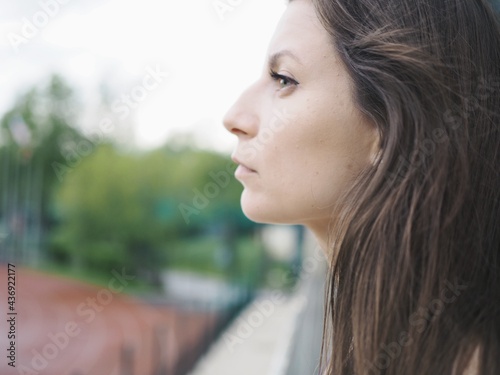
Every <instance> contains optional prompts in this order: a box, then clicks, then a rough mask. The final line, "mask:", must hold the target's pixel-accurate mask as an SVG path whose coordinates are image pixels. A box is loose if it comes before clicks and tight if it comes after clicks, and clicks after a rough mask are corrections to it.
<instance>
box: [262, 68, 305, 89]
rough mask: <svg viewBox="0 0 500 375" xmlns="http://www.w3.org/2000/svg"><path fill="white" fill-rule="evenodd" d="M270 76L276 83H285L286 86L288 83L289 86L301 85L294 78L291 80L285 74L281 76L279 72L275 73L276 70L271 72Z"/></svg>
mask: <svg viewBox="0 0 500 375" xmlns="http://www.w3.org/2000/svg"><path fill="white" fill-rule="evenodd" d="M269 75H270V76H271V78H272V79H274V80H275V81H277V82H280V83H281V82H284V83H285V84H286V83H288V84H291V85H294V86H295V85H298V84H299V83H298V82H297V81H296V80H294V79H293V78H290V77H287V76H285V75H283V74H279V73H277V72H275V71H274V70H272V69H271V70H270V71H269Z"/></svg>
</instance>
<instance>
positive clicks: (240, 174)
mask: <svg viewBox="0 0 500 375" xmlns="http://www.w3.org/2000/svg"><path fill="white" fill-rule="evenodd" d="M255 174H257V172H256V171H254V170H253V169H250V168H248V167H247V166H245V165H243V164H240V165H238V168H236V171H235V172H234V176H235V177H236V178H238V179H241V178H245V177H247V176H251V175H255Z"/></svg>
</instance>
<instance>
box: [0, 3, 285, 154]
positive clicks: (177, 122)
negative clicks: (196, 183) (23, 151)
mask: <svg viewBox="0 0 500 375" xmlns="http://www.w3.org/2000/svg"><path fill="white" fill-rule="evenodd" d="M284 8H285V5H284V0H221V1H214V0H189V1H180V0H40V1H38V0H37V1H35V0H17V1H16V2H4V3H3V4H2V11H1V12H0V22H1V23H0V36H1V38H0V59H1V60H0V61H1V66H2V74H1V75H0V87H1V90H0V115H3V113H4V112H5V111H6V110H7V109H9V108H10V106H11V105H12V104H13V102H14V100H15V97H16V95H17V94H19V93H21V92H22V91H23V90H26V89H27V88H29V87H31V86H33V85H34V84H37V83H39V82H41V81H42V80H43V79H44V78H46V77H48V76H49V75H50V74H51V73H53V72H58V73H60V74H61V75H63V77H65V78H66V79H67V80H68V81H69V83H70V85H71V86H72V87H75V88H76V89H77V90H78V91H79V92H81V95H82V100H83V101H84V102H85V105H86V107H87V108H90V109H92V108H95V105H96V104H97V103H98V102H99V87H100V86H101V84H102V83H104V84H105V85H106V86H107V87H109V89H110V93H109V96H110V102H111V104H115V110H114V111H113V112H114V113H115V114H116V116H117V118H123V119H124V120H126V121H127V122H129V123H132V124H133V125H134V128H133V134H134V140H135V143H136V144H137V145H139V146H140V147H143V148H144V147H146V148H149V147H155V146H159V145H161V144H163V143H164V142H165V141H166V139H167V138H168V136H170V135H172V134H175V133H177V132H185V131H191V132H193V134H194V136H195V138H196V139H198V141H199V142H200V143H201V144H203V146H205V147H212V148H215V149H217V150H219V151H224V152H230V151H231V150H232V148H233V147H234V145H235V142H236V139H233V138H234V137H232V136H231V135H230V134H228V133H227V132H225V130H224V129H223V127H222V123H221V119H222V116H223V115H224V113H225V111H226V110H227V108H228V107H229V106H230V105H231V104H232V103H233V102H234V100H236V98H237V97H238V95H239V93H240V92H241V91H242V90H243V89H244V88H245V87H246V86H247V85H249V84H250V83H251V82H252V81H253V80H255V79H256V77H257V76H258V74H260V71H261V69H262V64H263V62H264V57H265V51H266V48H267V44H268V42H269V40H270V37H271V35H272V33H273V30H274V28H275V26H276V24H277V22H278V20H279V18H280V15H281V14H282V12H283V11H284ZM152 72H155V73H152ZM123 95H126V96H128V97H129V101H128V102H127V101H126V100H127V99H126V97H124V96H123ZM80 122H81V125H82V126H83V127H85V128H86V129H92V128H98V126H99V123H98V117H96V113H95V111H93V114H90V115H89V116H87V117H83V118H82V119H80Z"/></svg>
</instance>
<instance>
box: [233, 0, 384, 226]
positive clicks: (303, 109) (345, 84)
mask: <svg viewBox="0 0 500 375" xmlns="http://www.w3.org/2000/svg"><path fill="white" fill-rule="evenodd" d="M352 97H353V89H352V87H351V82H350V79H349V76H348V74H347V71H346V70H345V68H344V67H343V65H342V63H341V61H340V58H339V57H338V56H337V54H336V53H335V50H334V47H333V45H332V43H331V41H330V36H329V35H328V33H327V31H326V30H325V29H324V28H323V26H322V25H321V24H320V21H319V19H318V17H317V15H316V13H315V10H314V7H313V5H312V4H311V3H310V2H309V1H305V0H296V1H294V2H292V3H290V4H289V5H288V7H287V10H286V11H285V13H284V15H283V17H282V18H281V20H280V22H279V24H278V26H277V28H276V31H275V33H274V35H273V37H272V39H271V42H270V45H269V48H268V54H267V61H266V66H265V67H264V69H263V71H262V74H261V76H260V78H259V79H258V80H257V81H256V82H255V83H253V84H252V85H251V86H250V87H248V88H247V89H246V90H245V91H244V92H243V93H242V94H241V96H240V98H239V99H238V100H237V102H236V103H235V104H234V105H233V106H232V107H231V108H230V110H229V111H228V113H227V114H226V116H225V118H224V124H225V127H226V128H227V129H228V130H229V131H230V132H232V133H233V134H235V135H236V136H237V137H238V146H237V148H236V150H235V152H234V154H233V159H234V160H235V161H236V162H237V163H238V164H240V166H239V167H238V169H237V170H236V173H235V176H236V178H237V179H238V180H239V181H240V182H241V183H242V184H243V186H244V191H243V193H242V197H241V205H242V209H243V212H244V213H245V215H246V216H247V217H248V218H250V219H251V220H254V221H257V222H266V223H282V224H285V223H287V224H291V223H294V224H304V225H307V226H309V227H310V228H312V229H315V228H318V229H319V228H323V227H324V226H326V225H327V224H328V222H329V220H330V217H331V214H332V206H333V204H335V202H336V201H337V200H338V199H339V197H340V195H341V194H342V192H343V191H345V190H346V189H348V188H349V185H350V183H352V180H353V178H354V177H355V176H356V175H357V174H358V173H359V172H360V170H361V169H362V168H363V167H365V166H367V165H368V164H369V163H371V162H372V160H373V158H374V156H375V154H376V152H377V148H378V136H377V130H376V129H375V127H374V126H373V125H371V124H369V123H368V122H367V121H366V120H364V119H363V117H362V116H361V113H360V112H359V111H358V110H357V109H356V108H355V106H354V103H353V99H352Z"/></svg>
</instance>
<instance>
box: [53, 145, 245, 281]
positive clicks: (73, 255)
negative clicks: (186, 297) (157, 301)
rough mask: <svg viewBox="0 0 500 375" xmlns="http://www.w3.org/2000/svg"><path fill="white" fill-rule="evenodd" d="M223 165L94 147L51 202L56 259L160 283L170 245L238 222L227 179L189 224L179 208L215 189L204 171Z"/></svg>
mask: <svg viewBox="0 0 500 375" xmlns="http://www.w3.org/2000/svg"><path fill="white" fill-rule="evenodd" d="M228 163H230V162H229V160H228V159H227V158H226V157H222V156H220V155H217V154H215V153H209V152H205V151H193V150H188V149H186V150H183V151H179V150H177V151H173V150H171V149H169V148H168V147H165V148H162V149H159V150H155V151H152V152H149V153H144V154H134V153H123V152H119V151H117V150H116V149H115V148H114V147H113V146H111V145H104V146H101V147H98V148H97V149H96V150H95V152H94V153H93V154H92V155H90V156H88V157H87V158H85V159H84V160H83V161H82V162H81V163H80V164H79V166H78V167H77V168H75V169H74V170H73V171H72V172H71V173H69V174H68V175H67V176H66V177H65V179H64V181H63V183H62V184H61V188H60V190H59V192H58V194H57V196H56V203H57V204H56V208H57V212H58V215H59V222H60V226H59V228H58V229H57V231H56V233H55V235H54V236H53V238H52V248H51V249H52V254H53V256H54V258H56V259H59V260H62V261H69V260H71V262H72V263H73V264H74V265H75V266H83V267H88V268H90V267H91V268H94V269H102V270H103V272H106V271H109V269H110V268H112V267H118V266H119V265H122V266H125V267H127V269H130V270H133V271H132V272H134V273H135V274H137V275H141V276H142V277H145V278H149V279H150V281H151V282H158V275H159V271H160V270H161V268H163V267H164V266H165V265H167V261H168V260H169V258H168V255H167V254H166V253H165V248H168V247H169V245H170V244H172V243H174V242H176V241H178V240H179V239H181V238H183V237H186V236H189V235H194V234H199V233H204V232H207V231H216V232H217V231H219V232H220V230H221V229H220V228H224V227H229V225H232V226H234V222H233V218H235V217H238V215H240V216H241V215H242V214H241V210H240V208H239V195H240V189H241V188H240V187H239V184H237V183H236V182H235V181H234V179H233V178H232V177H230V176H229V173H227V176H228V180H227V185H225V184H221V186H220V187H219V188H218V189H219V193H218V194H217V196H214V197H212V198H211V199H208V201H209V203H208V204H207V205H206V207H205V208H203V209H197V211H198V214H196V215H194V217H193V220H192V222H191V223H190V224H188V223H186V221H185V218H184V216H183V215H182V213H181V211H180V210H179V208H178V207H179V204H181V203H182V202H186V204H192V200H193V196H194V194H195V193H194V191H195V190H196V189H198V190H201V191H203V187H204V186H206V185H207V184H213V183H214V179H213V177H211V176H210V171H215V172H219V171H223V170H225V169H226V168H227V165H228ZM224 182H226V181H225V180H224ZM239 220H240V221H244V220H243V219H242V218H241V217H240V218H239ZM246 225H247V224H246ZM244 229H245V228H244V227H243V230H244ZM234 230H238V227H237V226H236V227H235V229H234ZM222 234H224V233H222ZM207 244H208V245H209V244H210V242H207ZM195 268H196V267H195Z"/></svg>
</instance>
